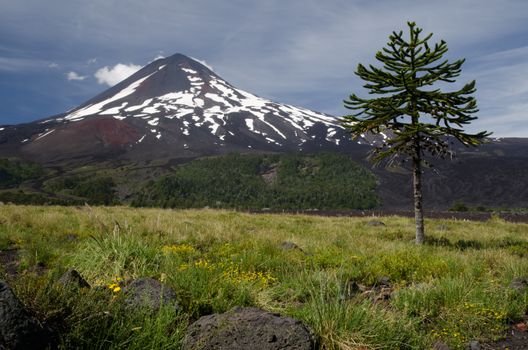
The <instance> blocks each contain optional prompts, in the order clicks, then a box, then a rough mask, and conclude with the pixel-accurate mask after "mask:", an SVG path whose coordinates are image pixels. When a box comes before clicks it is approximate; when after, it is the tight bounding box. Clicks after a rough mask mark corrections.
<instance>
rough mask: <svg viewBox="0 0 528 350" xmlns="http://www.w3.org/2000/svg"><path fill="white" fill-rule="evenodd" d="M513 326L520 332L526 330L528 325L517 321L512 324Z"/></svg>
mask: <svg viewBox="0 0 528 350" xmlns="http://www.w3.org/2000/svg"><path fill="white" fill-rule="evenodd" d="M513 328H515V329H516V330H518V331H520V332H526V331H527V330H528V325H526V323H524V322H519V323H516V324H515V325H513Z"/></svg>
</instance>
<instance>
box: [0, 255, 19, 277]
mask: <svg viewBox="0 0 528 350" xmlns="http://www.w3.org/2000/svg"><path fill="white" fill-rule="evenodd" d="M19 257H20V254H19V250H18V249H5V250H0V266H2V268H3V270H4V271H5V273H6V274H7V275H8V276H15V275H16V274H17V272H18V264H19V263H20V260H19Z"/></svg>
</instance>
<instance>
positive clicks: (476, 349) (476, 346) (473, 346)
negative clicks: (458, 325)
mask: <svg viewBox="0 0 528 350" xmlns="http://www.w3.org/2000/svg"><path fill="white" fill-rule="evenodd" d="M467 348H468V349H469V350H480V343H479V342H478V341H476V340H472V341H470V342H469V344H468V346H467Z"/></svg>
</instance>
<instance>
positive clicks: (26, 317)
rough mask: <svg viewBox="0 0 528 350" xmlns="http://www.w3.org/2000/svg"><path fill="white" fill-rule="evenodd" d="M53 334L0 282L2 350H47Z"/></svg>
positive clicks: (0, 339) (3, 282) (7, 286)
mask: <svg viewBox="0 0 528 350" xmlns="http://www.w3.org/2000/svg"><path fill="white" fill-rule="evenodd" d="M52 339H53V336H52V332H51V331H50V330H49V329H46V328H44V327H43V326H42V325H41V324H40V323H39V322H38V320H37V319H36V318H35V317H33V316H31V315H30V314H29V312H28V311H27V310H26V308H25V307H24V305H22V303H21V302H20V300H19V299H18V298H17V297H16V295H15V294H14V293H13V291H12V290H11V288H10V287H9V285H8V284H7V283H6V282H5V281H1V280H0V349H28V350H29V349H45V348H48V347H50V346H51V343H52Z"/></svg>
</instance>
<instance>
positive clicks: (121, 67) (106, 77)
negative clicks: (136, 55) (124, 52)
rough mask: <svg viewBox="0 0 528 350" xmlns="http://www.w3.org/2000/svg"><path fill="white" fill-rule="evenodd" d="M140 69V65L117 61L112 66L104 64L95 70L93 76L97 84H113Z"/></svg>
mask: <svg viewBox="0 0 528 350" xmlns="http://www.w3.org/2000/svg"><path fill="white" fill-rule="evenodd" d="M140 69H141V66H138V65H135V64H132V63H129V64H123V63H118V64H116V65H115V66H113V67H108V66H105V67H103V68H101V69H99V70H98V71H97V72H95V74H94V76H95V77H96V78H97V82H98V83H99V84H106V85H108V86H114V85H115V84H117V83H119V82H120V81H122V80H124V79H126V78H128V77H129V76H131V75H132V74H134V73H135V72H137V71H138V70H140Z"/></svg>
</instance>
